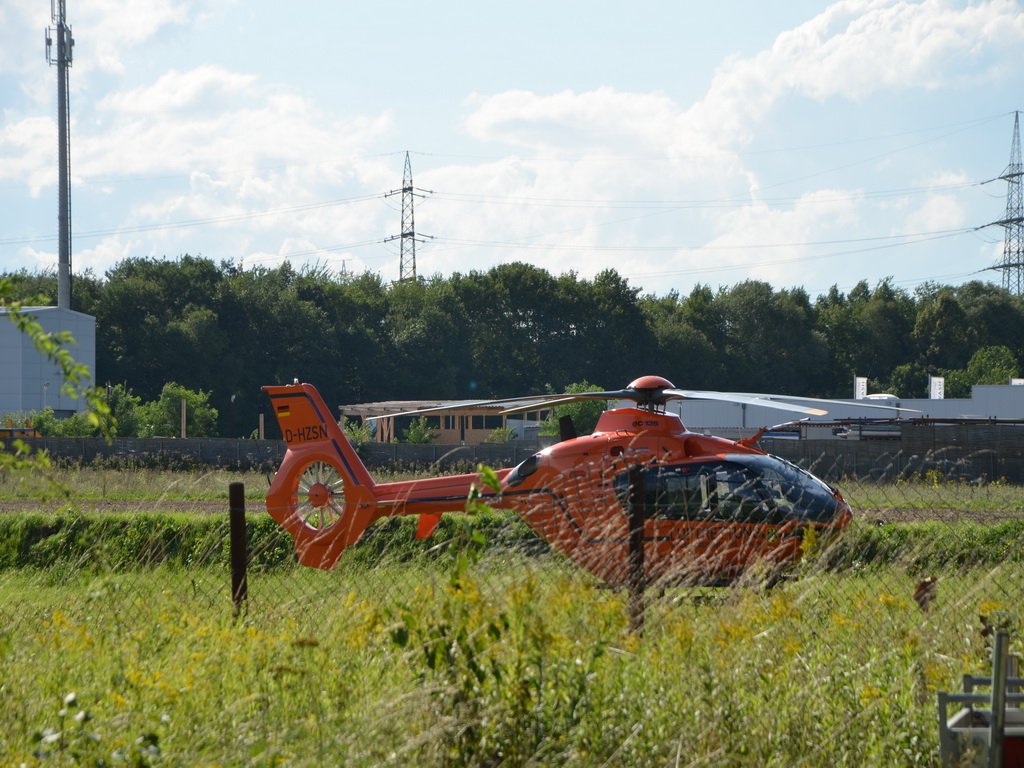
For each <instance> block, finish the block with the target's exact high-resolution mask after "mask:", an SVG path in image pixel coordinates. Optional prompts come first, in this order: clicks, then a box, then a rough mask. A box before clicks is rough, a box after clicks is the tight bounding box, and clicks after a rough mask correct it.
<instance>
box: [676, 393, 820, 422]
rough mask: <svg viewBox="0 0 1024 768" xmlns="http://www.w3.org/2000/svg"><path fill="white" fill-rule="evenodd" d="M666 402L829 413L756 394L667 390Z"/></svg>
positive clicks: (814, 414)
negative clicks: (754, 406) (711, 401)
mask: <svg viewBox="0 0 1024 768" xmlns="http://www.w3.org/2000/svg"><path fill="white" fill-rule="evenodd" d="M664 396H665V399H666V400H715V401H717V402H722V403H739V404H740V405H757V406H761V407H762V408H774V409H775V410H778V411H794V412H796V413H806V414H807V415H809V416H824V415H826V414H827V413H828V411H826V410H824V409H822V408H812V407H810V406H807V405H797V404H796V403H787V402H784V401H782V400H771V399H769V398H768V397H766V396H762V395H756V394H743V393H740V392H708V391H703V390H693V389H666V390H665V391H664Z"/></svg>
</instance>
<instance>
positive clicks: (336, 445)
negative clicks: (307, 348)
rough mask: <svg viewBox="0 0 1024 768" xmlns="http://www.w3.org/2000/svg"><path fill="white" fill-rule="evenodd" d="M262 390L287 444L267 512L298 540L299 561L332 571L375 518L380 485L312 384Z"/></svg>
mask: <svg viewBox="0 0 1024 768" xmlns="http://www.w3.org/2000/svg"><path fill="white" fill-rule="evenodd" d="M263 390H264V391H265V392H266V393H267V395H269V397H270V403H271V407H272V408H273V412H274V416H275V417H276V418H277V423H278V425H279V426H280V428H281V435H282V437H283V438H284V441H285V445H286V450H285V455H284V460H283V461H282V462H281V466H280V468H279V469H278V471H277V474H276V475H275V476H274V481H273V483H272V484H271V486H270V490H269V491H268V492H267V512H269V513H270V516H271V517H273V518H274V519H275V520H276V521H277V522H278V523H279V524H280V525H281V526H282V527H283V528H284V529H285V530H286V531H288V533H289V534H291V536H292V538H293V539H295V549H296V553H297V555H298V558H299V562H301V563H302V564H303V565H308V566H313V567H317V568H331V567H332V566H333V565H334V564H335V562H337V559H338V557H339V556H340V555H341V553H342V551H343V550H344V549H345V548H346V547H347V546H349V545H350V544H354V543H355V542H356V541H358V540H359V537H360V536H361V535H362V534H363V531H365V530H366V528H367V527H368V526H369V525H370V523H372V522H373V521H374V519H376V502H375V495H374V487H375V485H376V483H375V482H374V480H373V478H372V477H371V476H370V473H369V471H368V470H367V469H366V465H364V464H363V462H362V460H361V459H360V458H359V455H358V454H357V453H356V451H355V449H354V448H353V447H352V444H351V443H350V442H349V441H348V438H346V437H345V433H344V431H343V430H342V429H341V427H339V426H338V423H337V422H336V421H335V420H334V418H333V417H332V415H331V411H330V409H329V408H328V407H327V405H326V404H325V403H324V401H323V398H322V397H320V393H319V392H317V390H316V388H315V387H313V385H311V384H299V383H298V382H296V383H295V384H289V385H283V386H266V387H263Z"/></svg>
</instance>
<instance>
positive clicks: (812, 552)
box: [0, 445, 1024, 766]
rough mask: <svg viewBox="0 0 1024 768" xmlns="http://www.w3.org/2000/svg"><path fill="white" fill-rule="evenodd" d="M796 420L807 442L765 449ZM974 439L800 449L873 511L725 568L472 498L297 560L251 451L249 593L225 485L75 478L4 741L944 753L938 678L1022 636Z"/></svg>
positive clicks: (18, 629)
mask: <svg viewBox="0 0 1024 768" xmlns="http://www.w3.org/2000/svg"><path fill="white" fill-rule="evenodd" d="M784 447H785V448H787V449H788V450H791V451H796V450H799V451H806V450H807V447H806V446H803V445H801V446H779V447H777V448H776V447H773V448H772V450H778V452H781V449H782V448H784ZM955 451H956V446H949V447H948V448H942V449H936V450H932V451H931V453H928V452H923V453H922V454H921V458H919V459H914V460H911V459H910V458H909V457H908V456H906V455H905V454H892V453H890V454H888V455H885V456H881V457H879V456H876V463H875V464H873V465H871V466H865V465H863V464H861V463H860V462H862V461H864V459H863V458H861V457H858V459H857V461H858V465H857V467H856V471H855V472H854V471H852V470H851V467H850V466H849V462H848V461H847V462H846V463H844V462H842V461H839V460H836V459H835V458H834V457H830V456H828V455H826V454H824V453H818V454H816V455H813V456H810V455H802V456H795V457H794V458H797V459H798V460H799V461H800V462H801V463H803V464H805V465H807V466H810V467H812V468H813V469H814V470H815V471H816V472H817V473H819V474H820V475H822V476H825V477H826V478H828V479H833V480H835V482H836V483H837V485H838V486H839V487H840V489H841V490H842V492H843V494H844V495H845V497H846V498H847V500H848V501H849V502H850V504H851V506H852V508H853V509H854V515H853V520H852V522H851V523H850V525H849V526H847V527H846V528H845V529H844V530H843V531H842V532H841V533H840V534H839V535H837V536H835V537H826V536H822V537H817V536H815V535H809V536H808V535H805V536H804V538H803V539H802V540H801V541H800V542H799V547H800V550H801V557H800V559H799V561H798V562H796V563H795V564H793V565H792V566H791V567H789V568H786V569H781V570H779V569H771V568H767V567H762V566H761V565H759V564H755V565H754V566H753V567H751V568H750V569H749V570H748V571H747V572H745V573H743V574H741V575H739V576H738V578H735V579H734V580H732V581H731V583H730V584H728V585H726V586H721V585H716V586H709V585H708V584H705V583H701V580H700V579H693V578H691V579H687V578H672V579H659V580H656V581H653V582H648V583H645V584H644V585H643V586H644V588H643V589H642V590H640V591H638V590H637V589H636V588H635V585H634V589H632V590H631V589H630V588H629V582H628V580H620V581H618V582H617V583H609V581H608V580H606V579H603V578H597V577H595V576H593V575H591V574H590V573H588V572H587V571H586V570H584V569H581V568H580V567H578V565H576V564H575V563H574V562H573V561H572V560H571V559H569V558H567V557H565V556H564V555H562V554H560V553H559V552H558V551H556V550H555V549H553V548H552V547H551V546H550V544H549V543H548V542H546V541H544V540H543V538H541V537H539V536H537V534H536V533H534V532H533V530H532V529H531V528H530V527H529V526H528V525H527V524H526V523H524V521H523V520H522V519H521V517H520V516H518V515H516V514H515V513H512V512H496V511H485V510H479V509H476V510H475V511H473V512H472V513H469V514H464V515H445V516H444V518H443V519H442V521H441V523H440V525H439V526H438V528H437V530H436V531H434V533H433V535H432V536H430V537H429V538H425V539H417V538H416V521H415V519H412V518H404V519H399V518H390V519H385V520H381V521H378V522H377V523H375V524H374V525H373V526H371V527H370V529H368V530H367V531H366V533H365V534H364V536H363V537H362V539H361V540H360V541H359V543H358V544H356V545H354V546H352V547H350V548H349V549H348V550H346V551H345V552H344V554H343V555H342V556H341V558H340V560H339V562H338V564H337V566H336V567H335V568H334V569H333V570H330V571H322V570H317V569H309V568H304V567H301V566H298V565H296V564H295V557H294V550H293V542H292V539H291V537H290V536H289V535H288V534H287V533H286V532H284V531H283V530H282V529H281V528H280V527H278V525H277V524H276V523H275V522H274V521H273V520H271V519H270V517H269V516H268V515H267V514H266V511H265V509H264V508H263V506H262V505H261V503H260V502H259V500H258V498H259V495H260V494H261V493H262V490H261V489H259V488H254V486H255V485H256V484H257V483H258V478H256V477H254V476H251V475H250V476H248V477H247V478H246V479H247V481H248V483H249V486H248V493H249V498H248V499H247V501H246V505H247V514H246V521H247V526H246V540H247V552H246V562H247V574H246V576H247V580H246V586H247V596H246V599H245V600H243V601H241V602H237V601H236V600H235V599H233V598H234V597H235V595H233V594H232V572H231V547H230V538H231V537H230V531H229V515H228V507H229V503H228V489H227V487H225V488H224V494H223V499H222V501H219V502H215V503H213V504H210V503H209V502H207V503H206V504H205V505H203V506H202V507H201V509H199V508H197V509H189V510H186V511H182V510H175V509H171V508H169V507H168V506H167V504H164V503H163V502H131V504H129V503H128V502H124V501H122V502H121V503H120V505H118V504H114V503H111V504H110V505H108V507H102V508H101V507H100V506H99V505H93V506H91V507H90V506H88V505H81V504H76V503H75V499H74V496H73V495H72V496H71V497H70V498H68V499H66V500H64V501H62V502H60V504H59V505H57V504H55V505H54V506H59V507H60V509H59V511H56V512H54V511H50V510H42V509H30V510H24V509H19V510H13V511H12V510H8V511H7V512H6V513H4V514H3V515H2V516H0V523H2V524H3V531H4V533H3V537H2V540H0V717H2V718H3V720H4V722H5V727H4V728H3V729H0V754H4V755H7V756H8V757H7V758H5V759H6V760H8V762H9V763H10V764H12V765H17V764H21V763H26V764H36V763H38V764H62V765H63V764H77V763H82V764H88V765H101V764H119V763H127V764H136V765H149V764H152V765H163V764H167V765H193V764H231V765H263V764H266V765H271V764H276V765H279V764H289V765H410V764H428V765H435V764H436V765H499V764H500V765H546V764H559V765H562V764H567V765H656V764H663V765H758V766H760V765H937V764H938V762H939V748H938V727H937V717H936V695H937V692H938V691H939V690H949V689H955V688H958V687H959V680H960V676H961V675H963V674H965V673H974V674H978V673H986V672H987V671H988V670H989V664H990V661H989V637H990V636H991V633H992V631H993V629H995V628H1008V629H1010V631H1011V642H1012V646H1013V648H1014V650H1019V649H1020V636H1019V635H1018V634H1017V633H1016V630H1017V627H1018V621H1019V615H1020V610H1021V609H1020V606H1021V604H1022V601H1021V598H1022V595H1024V546H1022V545H1024V493H1022V488H1021V486H1020V485H1017V484H1014V483H1010V482H1006V481H1005V480H1002V479H1000V475H999V474H998V472H992V471H991V467H992V466H993V464H992V462H991V461H990V462H989V464H988V465H987V467H986V468H984V469H982V470H981V471H978V469H977V468H976V467H975V464H974V463H972V461H969V460H964V459H963V457H959V458H956V459H955V460H952V461H947V460H945V458H943V457H948V456H950V455H952V454H953V453H955ZM846 456H847V457H849V456H850V454H849V453H848V454H846ZM992 461H998V457H996V458H995V459H993V460H992ZM969 470H970V471H969ZM264 484H265V483H264ZM125 508H126V509H125ZM730 535H731V536H733V538H735V532H733V533H731V534H730ZM650 538H651V537H650V536H649V537H648V542H647V544H646V546H647V547H650V546H652V543H651V541H650ZM734 543H735V542H734ZM711 548H712V549H713V548H714V545H712V546H711ZM675 575H676V576H678V575H679V574H678V573H676V574H675ZM638 601H639V602H638ZM641 609H642V629H641V624H640V623H638V622H637V615H638V614H637V611H638V610H641Z"/></svg>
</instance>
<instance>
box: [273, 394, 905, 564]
mask: <svg viewBox="0 0 1024 768" xmlns="http://www.w3.org/2000/svg"><path fill="white" fill-rule="evenodd" d="M263 389H264V390H265V391H266V392H267V394H268V395H269V396H270V400H271V403H272V405H273V410H274V414H275V415H276V417H277V420H278V423H279V425H280V427H281V434H282V435H283V436H284V440H285V443H286V445H287V450H286V452H285V456H284V461H283V462H282V464H281V467H280V468H279V469H278V471H277V474H276V476H275V477H274V480H273V483H272V484H271V486H270V490H269V491H268V493H267V511H268V512H269V513H270V515H271V516H272V517H273V518H274V519H275V520H276V521H277V522H278V523H279V524H280V525H281V526H282V527H283V528H284V529H285V530H287V531H288V533H289V534H291V536H292V537H293V538H294V540H295V548H296V552H297V556H298V559H299V562H300V563H302V564H303V565H307V566H311V567H316V568H325V569H329V568H332V567H333V566H334V564H335V563H336V562H337V560H338V558H339V557H340V556H341V554H342V552H343V551H344V550H345V548H346V547H349V546H351V545H352V544H355V543H356V542H357V541H358V540H359V538H360V536H362V534H363V532H364V531H365V530H366V529H367V528H368V527H369V526H370V525H371V524H372V523H373V522H374V521H375V520H378V519H380V518H384V517H392V516H396V515H418V516H419V520H418V525H417V533H416V535H417V538H425V537H427V536H430V535H431V534H432V533H433V531H434V529H435V528H436V527H437V525H438V523H439V522H440V519H441V515H442V514H444V513H445V512H462V511H464V510H465V508H466V502H467V498H468V496H469V494H470V492H471V490H472V489H474V488H476V489H477V493H478V494H479V498H481V499H482V500H483V501H485V502H486V503H487V504H489V505H490V506H491V507H493V508H497V509H508V510H514V511H515V512H517V513H518V514H519V515H520V516H521V517H522V518H523V520H525V521H526V523H527V524H528V525H529V526H530V528H532V529H533V531H535V532H536V533H537V534H538V535H539V536H541V537H542V538H544V539H545V540H547V541H548V542H549V543H550V544H551V546H552V547H553V548H554V549H556V550H558V551H559V552H561V553H563V554H564V555H565V556H566V557H568V558H569V559H570V560H571V561H572V562H574V563H576V564H577V565H579V566H580V567H582V568H584V569H586V570H587V571H590V572H591V573H593V574H595V575H596V576H598V577H599V578H601V579H604V580H606V581H608V582H609V583H612V584H622V583H624V582H625V580H626V579H627V574H628V572H629V569H628V564H629V546H628V539H629V512H630V510H631V509H633V508H635V505H636V504H637V503H638V501H637V500H638V499H639V500H640V501H639V503H640V505H641V508H642V514H643V523H642V525H643V542H644V544H643V560H642V562H643V570H644V574H643V575H644V577H645V578H646V580H647V583H653V582H654V581H655V580H659V579H663V580H672V581H673V582H679V581H685V582H689V583H701V584H715V583H727V582H728V581H730V580H733V579H735V578H736V577H738V576H740V575H741V574H743V573H744V572H745V571H746V570H747V569H748V568H750V567H751V566H752V565H754V564H755V563H763V564H765V565H767V566H768V567H770V568H771V569H773V571H778V570H780V569H783V568H785V567H786V566H788V565H790V564H792V563H794V562H795V561H796V560H797V559H798V558H799V557H800V554H801V542H802V540H803V536H804V534H805V532H806V531H807V529H809V528H813V529H815V530H816V532H817V533H819V534H829V533H832V532H837V531H840V530H842V529H843V528H844V527H846V526H847V525H848V524H849V522H850V518H851V512H850V505H849V504H848V503H847V502H846V500H845V499H844V498H843V496H842V495H841V494H840V492H839V491H838V490H837V489H836V488H834V487H832V486H831V485H829V484H827V483H825V482H824V481H823V480H820V479H818V478H817V477H815V476H814V475H812V474H811V473H809V472H807V471H806V470H804V469H801V468H800V467H798V466H796V465H795V464H792V463H790V462H788V461H786V460H784V459H781V458H778V457H776V456H772V455H769V454H767V453H765V452H764V451H762V450H760V449H759V448H757V447H756V445H755V444H756V442H757V440H758V438H759V437H760V436H761V434H762V433H763V431H764V430H761V432H758V434H756V435H754V436H753V437H749V438H745V439H741V440H735V441H734V440H728V439H725V438H721V437H713V436H710V435H704V434H697V433H693V432H689V431H688V430H687V429H686V428H685V427H684V426H683V423H682V421H681V419H680V418H679V417H678V416H676V415H675V414H671V413H667V412H666V408H665V406H666V404H667V403H668V402H669V401H671V400H680V399H702V400H708V399H710V400H723V401H729V402H739V403H747V404H753V405H762V406H769V407H772V408H776V409H781V410H787V411H795V412H798V413H801V414H806V415H824V414H826V413H827V411H826V410H823V409H821V408H819V407H817V405H819V404H827V403H830V402H839V401H828V400H817V399H812V398H789V397H786V398H783V396H779V395H765V394H755V393H716V392H706V391H695V390H683V389H677V388H675V387H674V386H673V385H672V383H671V382H669V381H668V380H667V379H664V378H662V377H660V376H643V377H641V378H638V379H636V380H635V381H633V382H632V383H630V384H629V386H627V387H626V388H625V389H622V390H615V391H605V392H585V393H579V394H561V395H543V396H536V395H534V396H527V397H517V398H508V399H502V400H489V401H469V402H462V403H457V404H452V405H449V406H441V407H437V408H429V409H422V410H418V411H415V412H414V413H425V412H428V411H439V410H446V409H451V408H455V407H464V406H468V405H483V404H489V405H495V404H496V405H501V406H503V407H504V410H503V413H506V414H510V413H516V412H522V411H527V410H537V407H538V403H543V404H544V405H546V406H549V407H550V406H553V405H556V404H559V403H568V402H572V401H576V400H585V399H590V400H595V399H596V400H612V401H619V400H627V401H632V403H633V405H631V406H630V407H620V408H614V409H611V410H606V411H604V412H603V413H602V415H601V417H600V419H599V420H598V423H597V427H596V429H595V430H594V432H593V434H590V435H586V436H580V437H577V436H575V435H574V434H573V433H574V430H573V429H572V427H571V425H566V424H564V423H563V434H562V440H561V441H560V442H558V443H556V444H555V445H552V446H550V447H548V448H545V449H543V450H541V451H540V452H539V453H536V454H534V455H533V456H531V457H530V458H528V459H526V460H525V461H523V462H522V463H520V464H519V465H518V466H516V467H514V468H507V469H501V470H498V471H497V478H498V480H500V488H499V489H492V488H488V487H487V486H486V485H485V484H483V483H482V482H481V477H480V475H479V474H478V473H470V474H460V475H451V476H446V477H434V478H428V479H421V480H409V481H401V482H392V483H375V482H374V480H373V478H372V477H371V476H370V473H369V472H368V471H367V469H366V467H365V465H364V464H363V462H362V461H361V460H360V458H359V456H358V455H357V454H356V452H355V450H354V449H353V447H352V445H351V444H350V443H349V441H348V440H347V438H346V437H345V434H344V432H343V431H342V430H341V428H340V427H339V426H338V424H337V422H336V421H335V420H334V418H333V417H332V416H331V411H330V409H328V408H327V406H326V404H325V403H324V401H323V399H322V398H321V397H320V395H319V393H318V392H317V391H316V389H315V388H314V387H313V386H312V385H310V384H299V383H298V382H297V381H296V383H295V384H291V385H283V386H266V387H263ZM786 401H796V402H786ZM844 404H847V405H848V404H849V403H844ZM864 407H870V408H883V409H885V410H893V409H891V408H888V407H886V406H877V405H866V406H864ZM638 484H639V488H640V489H641V490H640V492H639V495H638V494H637V492H636V488H637V486H638Z"/></svg>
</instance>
